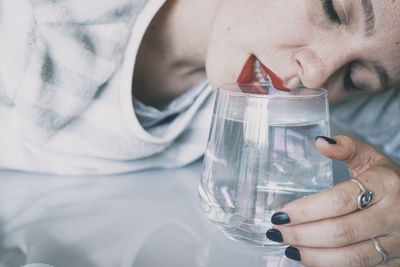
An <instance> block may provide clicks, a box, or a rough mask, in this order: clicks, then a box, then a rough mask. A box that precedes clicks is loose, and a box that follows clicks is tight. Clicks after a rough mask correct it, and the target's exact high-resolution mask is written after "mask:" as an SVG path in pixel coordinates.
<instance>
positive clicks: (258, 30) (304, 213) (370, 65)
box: [133, 0, 400, 266]
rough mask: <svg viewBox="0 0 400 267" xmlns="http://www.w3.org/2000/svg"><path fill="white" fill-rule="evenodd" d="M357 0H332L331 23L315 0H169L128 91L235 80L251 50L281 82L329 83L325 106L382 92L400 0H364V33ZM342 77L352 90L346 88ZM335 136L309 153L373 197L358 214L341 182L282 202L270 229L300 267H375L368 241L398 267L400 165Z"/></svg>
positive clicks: (398, 54) (396, 66)
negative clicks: (280, 216)
mask: <svg viewBox="0 0 400 267" xmlns="http://www.w3.org/2000/svg"><path fill="white" fill-rule="evenodd" d="M362 1H365V2H370V1H368V0H333V7H334V9H335V11H336V12H337V16H338V18H339V20H340V21H339V22H333V21H332V20H331V19H329V17H328V16H327V15H326V13H325V12H324V10H323V8H322V7H323V5H322V1H321V0H307V1H304V0H279V1H276V0H253V1H251V4H249V1H248V0H235V1H231V0H218V1H217V0H169V1H168V2H167V4H166V5H165V6H164V8H163V9H162V10H161V11H160V12H159V14H158V15H157V16H156V17H155V19H154V20H153V22H152V25H151V26H150V27H149V29H148V31H147V33H146V36H145V38H144V40H143V43H142V46H141V48H140V51H139V55H138V64H137V67H136V69H135V74H134V90H133V93H134V95H135V96H136V97H137V98H139V100H141V101H143V102H144V103H146V104H149V105H153V106H156V107H162V106H164V105H165V104H167V103H168V102H169V101H171V100H172V99H173V98H174V97H176V96H178V95H180V94H182V93H183V92H185V91H186V90H187V89H189V88H190V87H191V86H193V85H194V84H196V83H197V82H198V81H199V80H200V79H202V78H204V77H205V76H206V75H207V77H208V79H209V81H210V83H211V84H212V86H213V87H216V86H218V85H219V84H221V83H226V82H234V81H236V79H237V78H238V76H239V74H240V72H241V70H242V68H243V65H244V63H245V61H246V60H247V59H248V57H249V56H250V55H252V54H254V55H256V56H257V57H258V58H259V59H260V60H261V62H262V63H263V64H265V65H266V66H267V67H268V68H270V69H271V70H272V71H273V72H275V73H276V74H277V75H278V76H280V78H281V79H282V80H283V81H284V85H285V86H286V87H289V88H294V87H296V86H298V85H299V84H303V85H305V86H307V87H313V88H316V87H324V88H326V89H328V91H329V101H330V103H334V102H338V101H341V100H343V99H346V98H348V97H350V96H355V95H359V94H362V93H365V92H382V91H384V90H386V89H387V88H388V87H390V86H393V85H395V84H398V83H399V79H400V30H399V29H400V16H399V14H400V1H398V0H382V1H372V2H371V3H372V7H373V10H374V14H375V23H374V29H373V30H369V31H368V32H366V31H365V25H364V21H365V16H364V13H363V9H362V6H361V4H360V3H361V2H362ZM377 65H379V66H381V68H384V69H385V70H386V73H387V81H385V82H382V81H381V80H382V79H380V78H379V76H378V72H377V67H376V66H377ZM346 75H349V77H350V78H351V80H352V83H353V84H354V86H355V87H356V88H350V87H345V85H344V84H345V83H344V79H345V77H346ZM135 88H139V89H136V90H135ZM394 119H398V118H394ZM334 139H335V140H336V141H337V144H329V143H328V142H326V141H324V140H323V139H318V140H317V141H316V146H317V149H318V150H319V151H320V152H321V153H322V154H323V155H324V156H326V157H329V158H333V159H337V160H341V161H344V162H346V163H347V164H348V167H349V170H350V173H351V175H352V177H354V178H357V179H359V180H360V181H362V182H363V183H364V185H365V187H366V188H367V189H368V190H371V191H373V192H374V193H375V199H374V203H373V205H372V206H370V207H369V208H367V209H365V210H362V211H360V210H357V204H356V203H357V201H356V199H357V197H358V195H359V194H360V189H359V187H358V186H357V185H356V184H355V183H353V182H351V181H349V182H345V183H342V184H340V185H337V186H335V187H333V188H332V189H330V190H328V191H325V192H321V193H318V194H316V195H313V196H310V197H308V198H305V199H301V200H297V201H294V202H291V203H289V204H287V205H286V206H285V207H283V208H282V209H280V210H278V211H277V212H283V213H286V214H287V215H288V216H289V218H290V223H289V224H286V225H279V226H276V227H275V229H277V230H279V231H280V232H281V234H282V237H283V242H284V243H285V244H289V245H291V246H293V247H295V248H297V249H298V250H299V253H300V255H301V261H302V263H303V264H305V265H307V266H375V265H377V264H378V263H379V262H380V260H381V255H380V254H379V253H378V252H377V251H376V250H375V248H374V246H373V243H372V242H371V241H370V239H371V238H377V239H378V240H379V242H380V243H381V245H382V247H383V248H384V249H385V250H386V251H387V253H388V255H389V260H388V262H387V263H386V264H385V265H384V266H400V205H399V203H400V177H399V176H400V166H399V165H398V164H396V163H394V162H393V161H391V160H390V159H388V158H387V157H385V156H384V155H382V154H381V153H379V152H378V151H377V150H375V149H374V148H373V147H371V146H369V145H367V144H362V143H360V142H358V141H357V140H354V139H351V138H349V137H346V136H337V137H334Z"/></svg>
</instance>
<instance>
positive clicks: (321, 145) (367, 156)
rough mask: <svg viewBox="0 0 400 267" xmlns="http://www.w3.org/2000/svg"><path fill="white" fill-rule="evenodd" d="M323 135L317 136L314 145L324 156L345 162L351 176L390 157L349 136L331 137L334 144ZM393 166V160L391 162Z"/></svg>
mask: <svg viewBox="0 0 400 267" xmlns="http://www.w3.org/2000/svg"><path fill="white" fill-rule="evenodd" d="M326 140H329V139H326V138H325V137H321V138H317V141H316V144H315V145H316V147H317V149H318V151H319V152H320V153H321V154H322V155H324V156H325V157H328V158H332V159H336V160H340V161H344V162H345V163H347V166H348V168H349V171H350V174H351V176H352V177H356V176H358V175H360V174H361V173H362V172H364V171H366V170H367V169H369V168H370V167H371V166H374V165H375V164H377V163H378V162H381V161H382V160H383V161H388V162H391V160H390V159H388V158H387V157H385V156H384V155H383V154H382V153H380V152H379V151H378V150H376V149H375V148H374V147H372V146H370V145H368V144H365V143H361V142H359V141H357V140H355V139H353V138H351V137H348V136H344V135H339V136H335V137H333V138H332V140H334V141H335V142H336V144H331V143H332V142H331V143H329V142H328V141H326ZM391 164H392V165H393V167H395V168H398V166H395V165H396V164H395V163H394V162H391Z"/></svg>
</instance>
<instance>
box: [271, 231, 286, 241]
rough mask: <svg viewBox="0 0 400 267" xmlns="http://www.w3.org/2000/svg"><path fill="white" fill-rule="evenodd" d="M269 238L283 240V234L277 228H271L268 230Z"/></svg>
mask: <svg viewBox="0 0 400 267" xmlns="http://www.w3.org/2000/svg"><path fill="white" fill-rule="evenodd" d="M267 238H268V239H269V240H272V241H275V242H283V238H282V234H281V232H279V231H278V230H276V229H269V230H268V231H267Z"/></svg>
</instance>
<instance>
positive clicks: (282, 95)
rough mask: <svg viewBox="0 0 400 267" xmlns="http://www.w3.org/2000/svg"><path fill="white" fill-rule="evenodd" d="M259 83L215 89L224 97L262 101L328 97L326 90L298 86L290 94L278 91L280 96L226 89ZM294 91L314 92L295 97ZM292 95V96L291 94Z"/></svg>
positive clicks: (223, 86) (229, 85)
mask: <svg viewBox="0 0 400 267" xmlns="http://www.w3.org/2000/svg"><path fill="white" fill-rule="evenodd" d="M257 84H260V83H254V82H252V83H224V84H220V85H218V86H217V87H216V89H217V92H218V93H223V94H225V95H232V96H238V97H245V98H264V99H302V98H303V99H304V98H307V99H311V98H321V97H327V96H328V90H326V89H325V88H308V87H304V86H299V87H296V88H293V89H291V91H290V92H286V91H278V92H280V94H255V93H246V92H242V91H234V90H231V89H228V87H232V88H233V87H236V88H240V87H239V85H242V86H254V85H257ZM296 89H306V90H307V91H310V92H315V93H311V94H307V95H296V94H293V93H294V92H295V90H296ZM291 93H292V94H291Z"/></svg>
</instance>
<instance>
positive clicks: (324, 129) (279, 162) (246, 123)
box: [199, 84, 333, 246]
mask: <svg viewBox="0 0 400 267" xmlns="http://www.w3.org/2000/svg"><path fill="white" fill-rule="evenodd" d="M242 86H243V85H241V87H242ZM328 118H329V112H328V105H327V93H326V91H325V90H323V89H318V90H317V89H306V88H298V89H295V90H292V92H290V93H286V92H285V93H283V92H282V95H280V94H274V95H264V96H260V95H252V94H245V93H241V92H240V89H239V88H238V86H237V85H235V84H232V85H226V86H225V87H224V88H221V89H219V90H218V93H217V98H216V104H215V108H214V113H213V120H212V125H211V131H210V137H209V142H208V146H207V151H206V154H205V158H204V165H203V173H202V179H201V183H200V191H199V192H200V199H201V203H202V207H203V209H204V211H205V212H206V214H207V216H208V217H209V218H210V219H211V220H212V221H213V222H214V223H216V224H217V226H218V227H219V228H220V229H221V230H222V231H223V232H224V233H225V234H226V235H227V236H228V237H230V238H232V239H235V240H241V241H244V242H246V243H248V244H251V245H256V246H267V245H278V244H277V243H273V242H270V241H268V239H266V237H265V232H266V231H267V230H268V229H269V228H270V227H271V223H270V218H271V215H272V214H273V213H274V211H275V210H276V209H277V208H279V207H281V206H283V205H284V204H286V203H288V202H289V201H292V200H295V199H298V198H302V197H305V196H307V195H310V194H313V193H316V192H319V191H321V190H324V189H326V188H328V187H330V186H332V184H333V181H332V170H331V169H332V168H331V160H329V159H327V158H325V157H323V156H322V155H320V154H319V152H318V151H317V150H316V148H315V145H314V144H315V138H316V137H317V136H320V135H324V136H329V121H328Z"/></svg>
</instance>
